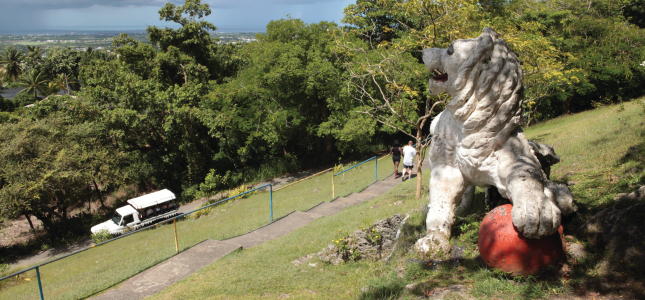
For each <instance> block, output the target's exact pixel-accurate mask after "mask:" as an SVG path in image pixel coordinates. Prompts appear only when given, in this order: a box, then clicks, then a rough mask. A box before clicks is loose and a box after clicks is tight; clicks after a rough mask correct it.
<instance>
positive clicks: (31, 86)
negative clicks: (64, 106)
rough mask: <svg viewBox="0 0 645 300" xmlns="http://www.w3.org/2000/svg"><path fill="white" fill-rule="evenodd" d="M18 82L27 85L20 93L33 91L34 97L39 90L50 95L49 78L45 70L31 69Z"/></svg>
mask: <svg viewBox="0 0 645 300" xmlns="http://www.w3.org/2000/svg"><path fill="white" fill-rule="evenodd" d="M18 83H20V84H22V85H23V86H25V89H24V90H22V91H20V92H19V94H21V93H31V94H32V95H33V96H34V98H36V95H37V93H38V92H40V94H42V95H49V79H48V78H47V77H46V76H45V75H44V74H43V72H40V71H37V70H35V69H31V70H29V72H27V73H25V74H23V75H22V76H21V77H20V78H19V79H18Z"/></svg>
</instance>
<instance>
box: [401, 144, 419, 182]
mask: <svg viewBox="0 0 645 300" xmlns="http://www.w3.org/2000/svg"><path fill="white" fill-rule="evenodd" d="M413 144H414V143H413V142H412V141H409V142H408V145H407V146H405V147H403V175H401V180H402V181H405V172H406V171H407V172H408V179H410V176H412V167H414V157H415V156H416V155H417V150H416V149H414V147H412V145H413Z"/></svg>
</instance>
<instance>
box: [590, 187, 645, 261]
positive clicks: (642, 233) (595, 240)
mask: <svg viewBox="0 0 645 300" xmlns="http://www.w3.org/2000/svg"><path fill="white" fill-rule="evenodd" d="M614 201H616V204H614V206H612V207H610V208H607V209H605V210H603V211H601V212H599V213H598V214H596V215H595V216H593V217H592V218H591V219H589V220H588V221H587V223H585V227H584V229H585V233H586V235H587V240H588V242H589V244H590V245H592V246H594V247H596V248H597V249H600V250H602V249H606V251H607V254H608V255H609V259H610V261H611V264H610V265H611V267H612V268H615V269H625V270H627V269H629V270H632V271H635V272H638V273H641V272H642V270H643V269H645V186H642V187H641V188H640V189H638V190H636V191H635V192H633V193H631V194H618V195H616V197H615V198H614Z"/></svg>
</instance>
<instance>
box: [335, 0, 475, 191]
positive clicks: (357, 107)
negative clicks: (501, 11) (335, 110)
mask: <svg viewBox="0 0 645 300" xmlns="http://www.w3.org/2000/svg"><path fill="white" fill-rule="evenodd" d="M478 12H479V8H478V6H477V3H476V2H475V1H451V0H446V1H405V2H399V1H394V0H392V1H378V2H370V1H368V2H357V4H356V5H350V6H348V8H347V9H345V18H344V19H343V21H344V22H345V23H348V24H350V25H353V26H352V27H347V28H345V29H344V30H338V31H336V32H335V36H336V43H337V52H338V55H339V57H340V58H341V59H342V61H343V64H344V66H345V68H346V70H347V72H348V76H349V78H348V80H347V84H346V87H347V94H348V95H349V96H350V97H351V100H352V102H353V105H351V107H352V108H351V109H352V111H353V112H354V114H355V115H361V114H362V115H365V116H369V118H371V119H373V120H375V121H376V122H378V123H379V124H381V125H382V126H384V127H386V128H388V127H389V130H390V131H392V130H393V131H398V132H402V133H404V134H406V135H408V136H410V137H411V138H412V139H414V140H416V141H417V142H416V150H417V174H418V176H417V193H416V197H417V198H420V197H421V186H422V182H423V177H422V174H421V167H422V162H423V159H424V156H425V150H426V147H427V145H428V144H429V141H425V142H423V141H424V140H425V139H426V137H427V136H428V134H429V130H428V126H429V124H430V122H429V121H431V120H432V117H433V116H434V115H435V114H436V113H437V112H436V111H435V109H436V108H438V107H441V105H442V104H443V103H445V101H446V100H447V96H446V95H442V96H439V97H434V96H430V95H429V94H428V92H427V85H426V83H425V82H426V78H427V77H428V75H429V74H428V75H426V74H427V71H426V70H425V67H424V65H423V64H422V62H421V61H420V57H421V51H422V50H423V48H425V47H429V46H432V47H441V46H447V43H449V42H450V41H452V40H453V39H455V38H459V37H462V36H468V34H469V33H472V32H476V28H477V27H478V26H477V25H476V24H477V23H478V22H477V21H478V20H477V18H478ZM384 20H387V22H388V23H389V24H386V23H383V22H384ZM381 31H382V32H381ZM390 31H393V33H388V32H390ZM437 72H438V70H437ZM341 101H342V100H341Z"/></svg>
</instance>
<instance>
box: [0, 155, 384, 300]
mask: <svg viewBox="0 0 645 300" xmlns="http://www.w3.org/2000/svg"><path fill="white" fill-rule="evenodd" d="M384 160H385V159H384ZM388 172H390V173H391V172H392V168H389V171H388V170H386V168H382V169H381V170H379V178H380V179H382V178H385V177H387V176H388V175H389V174H387V173H388ZM373 181H374V161H373V160H372V161H370V162H368V163H365V164H363V165H361V166H359V167H357V168H354V169H352V170H350V171H348V172H346V173H344V174H342V175H339V176H336V178H335V186H336V197H340V196H345V195H348V194H350V193H352V192H358V191H360V190H362V189H364V188H365V187H367V186H368V185H369V184H371V183H372V182H373ZM331 189H332V184H331V172H327V173H324V174H321V175H320V176H316V177H313V178H310V179H308V180H305V181H302V182H300V183H297V184H294V185H292V186H290V187H287V188H285V189H283V190H280V191H277V192H274V193H273V210H274V219H278V218H280V217H282V216H284V215H286V214H288V213H290V212H292V211H294V210H300V211H304V210H307V209H309V208H311V207H313V206H316V205H318V204H319V203H321V202H323V201H331V200H332V192H331ZM270 221H271V220H270V197H269V193H268V191H266V192H259V193H256V194H253V195H251V196H249V197H248V198H245V199H239V200H236V199H234V200H231V201H229V202H227V203H224V204H221V205H217V206H215V207H213V208H212V210H211V213H210V214H208V215H205V216H202V217H200V218H197V219H194V218H187V219H185V220H183V221H180V222H178V223H177V232H178V238H179V248H180V251H183V250H185V249H188V248H190V247H192V246H194V245H195V244H197V243H199V242H201V241H203V240H205V239H216V240H221V239H226V238H231V237H235V236H237V235H240V234H243V233H246V232H249V231H251V230H253V229H256V228H259V227H261V226H264V225H266V224H268V223H270ZM174 254H175V245H174V229H173V226H172V224H170V225H164V226H160V227H159V228H157V229H154V230H147V231H143V232H140V233H137V234H134V235H132V236H129V237H125V238H122V239H120V240H117V241H114V242H111V243H108V244H105V245H102V246H100V247H97V248H95V249H91V250H88V251H85V252H83V253H80V254H77V255H74V256H71V257H68V258H65V259H62V260H60V261H57V262H55V263H52V264H48V265H45V266H43V267H42V268H41V270H40V272H41V278H42V282H43V289H44V294H45V296H46V298H47V299H76V298H83V297H87V296H89V295H92V294H94V293H97V292H100V291H102V290H105V289H106V288H109V287H110V286H113V285H115V284H117V283H119V282H121V281H123V280H125V279H127V278H129V277H131V276H133V275H135V274H137V273H139V272H141V271H143V270H145V269H147V268H149V267H151V266H154V265H155V264H157V263H159V262H161V261H163V260H165V259H167V258H169V257H171V256H172V255H174ZM25 267H28V266H25ZM15 271H17V270H16V269H13V270H9V271H6V272H4V273H2V274H0V275H2V276H4V275H8V274H11V273H13V272H15ZM32 273H34V274H32ZM24 278H29V279H30V280H31V281H24ZM0 288H1V290H0V299H34V297H37V296H38V294H37V293H38V287H37V283H36V280H35V271H33V272H28V273H27V274H25V275H24V276H22V278H19V279H17V280H16V279H8V280H5V282H2V283H0Z"/></svg>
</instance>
